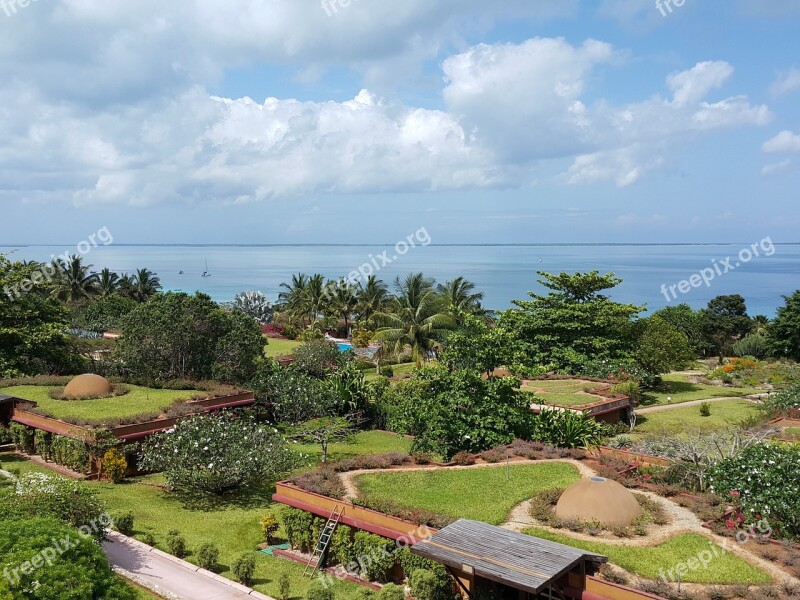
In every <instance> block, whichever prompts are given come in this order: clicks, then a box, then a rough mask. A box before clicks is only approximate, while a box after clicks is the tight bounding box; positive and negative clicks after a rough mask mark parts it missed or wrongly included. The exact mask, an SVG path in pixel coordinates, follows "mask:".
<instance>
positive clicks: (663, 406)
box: [636, 396, 759, 415]
mask: <svg viewBox="0 0 800 600" xmlns="http://www.w3.org/2000/svg"><path fill="white" fill-rule="evenodd" d="M724 400H745V401H746V402H752V403H753V404H758V402H759V401H758V400H757V399H756V398H755V397H754V396H724V397H720V398H707V399H705V400H690V401H689V402H676V403H674V404H658V405H656V406H648V407H646V408H637V409H636V414H637V415H646V414H647V413H654V412H660V411H662V410H674V409H676V408H684V407H685V406H699V405H701V404H703V402H708V403H709V404H711V403H714V402H722V401H724Z"/></svg>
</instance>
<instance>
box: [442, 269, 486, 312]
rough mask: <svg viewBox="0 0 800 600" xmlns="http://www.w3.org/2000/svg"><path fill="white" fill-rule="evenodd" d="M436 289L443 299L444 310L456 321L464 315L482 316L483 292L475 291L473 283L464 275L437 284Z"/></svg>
mask: <svg viewBox="0 0 800 600" xmlns="http://www.w3.org/2000/svg"><path fill="white" fill-rule="evenodd" d="M437 291H438V292H439V294H440V295H441V296H442V298H443V300H444V306H445V310H446V311H447V313H448V314H450V315H451V316H452V317H453V318H454V319H456V320H457V321H459V322H460V321H461V319H462V317H463V316H464V315H474V316H482V315H485V314H486V310H485V309H484V308H483V306H481V300H483V293H482V292H476V291H475V284H474V283H472V282H471V281H467V280H466V279H464V277H456V278H455V279H454V280H452V281H448V282H446V283H445V284H444V285H441V284H440V285H439V286H438V287H437Z"/></svg>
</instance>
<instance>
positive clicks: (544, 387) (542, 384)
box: [522, 379, 607, 406]
mask: <svg viewBox="0 0 800 600" xmlns="http://www.w3.org/2000/svg"><path fill="white" fill-rule="evenodd" d="M601 386H603V384H601V383H596V382H591V381H584V380H573V379H552V380H550V379H548V380H539V379H537V380H532V381H530V380H529V381H525V383H524V384H523V386H522V389H523V390H525V391H526V392H533V393H534V394H535V395H536V397H537V398H540V399H541V400H542V401H543V402H544V403H545V404H552V405H555V406H581V405H584V404H593V403H595V402H600V401H602V400H605V398H603V397H602V396H596V395H593V394H590V393H586V392H585V391H584V389H593V388H598V387H601ZM606 387H607V386H606Z"/></svg>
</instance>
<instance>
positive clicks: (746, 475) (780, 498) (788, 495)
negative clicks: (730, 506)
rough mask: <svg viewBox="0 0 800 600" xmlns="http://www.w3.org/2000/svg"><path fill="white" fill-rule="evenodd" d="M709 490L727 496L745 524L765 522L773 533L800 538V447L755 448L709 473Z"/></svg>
mask: <svg viewBox="0 0 800 600" xmlns="http://www.w3.org/2000/svg"><path fill="white" fill-rule="evenodd" d="M709 481H710V483H711V487H710V489H711V490H712V491H714V492H716V493H718V494H727V495H729V496H730V497H731V500H732V501H733V502H734V503H736V504H739V505H740V506H741V512H742V513H743V514H744V517H745V518H746V519H747V520H748V521H752V520H753V519H760V518H762V517H763V518H765V519H767V520H768V521H769V523H770V526H771V527H772V528H773V530H774V531H776V532H780V533H782V534H783V535H785V536H787V537H792V538H797V537H800V447H797V446H791V445H781V444H758V445H755V446H751V447H749V448H747V449H746V450H744V451H742V452H741V453H740V454H739V455H738V456H736V457H734V458H728V459H726V460H723V461H722V462H720V463H719V464H718V465H716V466H715V467H713V468H712V469H711V470H710V472H709Z"/></svg>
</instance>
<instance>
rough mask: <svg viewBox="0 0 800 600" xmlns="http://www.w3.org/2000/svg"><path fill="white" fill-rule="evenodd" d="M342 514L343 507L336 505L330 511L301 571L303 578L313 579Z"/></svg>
mask: <svg viewBox="0 0 800 600" xmlns="http://www.w3.org/2000/svg"><path fill="white" fill-rule="evenodd" d="M343 514H344V506H339V505H338V504H336V505H335V506H334V507H333V511H331V514H330V516H329V517H328V522H327V523H325V527H323V528H322V532H321V533H320V534H319V539H318V540H317V544H316V546H314V552H313V553H312V555H311V558H309V559H308V563H306V568H305V569H304V570H303V577H305V576H306V575H308V576H309V577H313V576H314V573H316V572H317V569H319V567H320V564H321V563H322V558H323V556H324V555H325V551H326V550H327V549H328V546H330V545H331V538H332V537H333V532H334V531H336V527H337V525H339V521H340V520H341V519H342V515H343Z"/></svg>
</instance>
